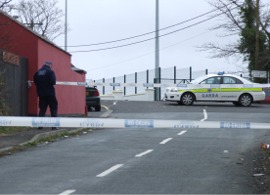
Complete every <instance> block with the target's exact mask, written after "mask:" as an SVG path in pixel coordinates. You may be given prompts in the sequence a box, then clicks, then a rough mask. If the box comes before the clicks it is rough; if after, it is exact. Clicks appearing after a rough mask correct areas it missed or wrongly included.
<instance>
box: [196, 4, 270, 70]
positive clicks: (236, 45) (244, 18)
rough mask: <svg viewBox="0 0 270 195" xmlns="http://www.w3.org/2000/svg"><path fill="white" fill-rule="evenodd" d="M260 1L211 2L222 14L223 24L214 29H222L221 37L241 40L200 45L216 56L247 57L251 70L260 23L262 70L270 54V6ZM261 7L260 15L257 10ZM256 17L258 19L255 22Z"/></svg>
mask: <svg viewBox="0 0 270 195" xmlns="http://www.w3.org/2000/svg"><path fill="white" fill-rule="evenodd" d="M258 1H259V0H256V1H255V0H213V1H212V2H211V3H210V4H211V5H212V6H213V7H215V8H216V10H217V12H219V13H222V14H223V16H224V17H223V18H221V23H220V24H218V25H217V26H214V27H213V28H212V29H211V30H222V32H223V34H222V35H221V37H228V36H236V37H238V38H239V39H238V40H237V41H234V42H232V43H228V44H226V45H220V44H217V43H206V44H204V45H203V46H201V47H200V48H201V49H202V50H207V51H211V52H212V57H213V58H224V57H225V58H228V57H232V56H239V54H240V55H241V56H244V60H245V61H248V62H249V70H252V69H253V68H254V67H255V66H254V58H255V50H256V49H255V35H256V25H257V23H258V26H259V27H258V31H257V33H258V35H259V40H258V41H260V48H259V49H260V50H259V58H260V59H259V63H260V65H259V67H258V68H259V69H265V66H266V65H267V64H268V63H269V60H267V59H269V56H270V53H269V52H270V9H269V5H262V4H261V5H260V7H256V2H258ZM257 9H258V10H259V15H256V14H258V13H257V12H256V11H257ZM256 20H258V22H257V23H256Z"/></svg>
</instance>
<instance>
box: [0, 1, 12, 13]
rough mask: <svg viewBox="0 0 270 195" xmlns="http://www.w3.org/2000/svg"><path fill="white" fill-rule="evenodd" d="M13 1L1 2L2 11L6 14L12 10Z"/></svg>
mask: <svg viewBox="0 0 270 195" xmlns="http://www.w3.org/2000/svg"><path fill="white" fill-rule="evenodd" d="M11 1H12V0H0V9H1V10H4V11H6V12H8V11H10V10H11V7H12V6H11V5H10V3H11Z"/></svg>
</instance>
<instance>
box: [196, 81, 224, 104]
mask: <svg viewBox="0 0 270 195" xmlns="http://www.w3.org/2000/svg"><path fill="white" fill-rule="evenodd" d="M220 82H221V76H213V77H209V78H207V79H205V80H203V81H202V82H200V86H201V89H200V91H199V92H198V93H196V96H197V100H202V101H219V100H220Z"/></svg>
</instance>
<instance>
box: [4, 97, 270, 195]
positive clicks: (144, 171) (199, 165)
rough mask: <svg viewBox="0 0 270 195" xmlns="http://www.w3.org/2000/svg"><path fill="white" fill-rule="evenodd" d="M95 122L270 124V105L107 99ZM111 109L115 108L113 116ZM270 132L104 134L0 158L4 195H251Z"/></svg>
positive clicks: (105, 131)
mask: <svg viewBox="0 0 270 195" xmlns="http://www.w3.org/2000/svg"><path fill="white" fill-rule="evenodd" d="M102 104H103V105H104V106H103V107H102V111H101V112H89V117H104V116H105V117H106V116H108V113H110V115H109V117H110V118H130V119H135V118H136V119H146V118H147V119H150V118H152V119H173V120H175V119H179V120H185V119H187V120H195V121H200V120H209V121H221V120H226V121H241V122H243V121H247V122H269V114H270V113H269V112H270V105H262V104H254V105H252V106H251V107H248V108H243V107H235V106H233V105H232V104H230V103H224V104H223V103H219V104H214V103H211V104H202V103H195V104H194V105H193V106H179V105H177V104H173V103H168V102H113V101H104V102H102ZM108 110H111V111H112V112H111V111H108ZM269 135H270V131H269V130H256V129H252V130H250V129H97V130H94V131H92V132H91V133H89V134H86V135H84V136H79V137H73V138H68V139H64V140H61V141H58V142H54V143H51V144H42V145H40V146H38V147H36V148H33V149H30V150H27V151H24V152H21V153H16V154H15V155H12V156H7V157H4V158H1V159H0V167H1V169H0V180H1V182H0V193H1V194H61V193H62V194H195V193H200V194H210V193H211V194H221V193H222V194H224V193H225V194H239V193H243V194H251V193H256V192H257V190H258V189H257V183H256V181H255V178H254V177H253V174H254V173H255V170H254V163H255V162H256V160H257V157H258V152H259V147H260V144H261V142H264V141H266V140H269Z"/></svg>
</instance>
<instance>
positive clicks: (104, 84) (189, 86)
mask: <svg viewBox="0 0 270 195" xmlns="http://www.w3.org/2000/svg"><path fill="white" fill-rule="evenodd" d="M27 82H28V86H29V87H31V86H32V83H33V81H27ZM56 85H69V86H84V87H88V86H89V87H90V86H100V87H179V88H196V87H198V86H205V87H207V88H217V87H221V86H223V87H224V88H226V87H231V85H228V84H223V85H220V84H199V85H197V84H191V83H190V84H185V83H178V84H168V83H103V82H69V81H56ZM233 85H234V86H235V87H239V88H270V84H257V83H254V84H233Z"/></svg>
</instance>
